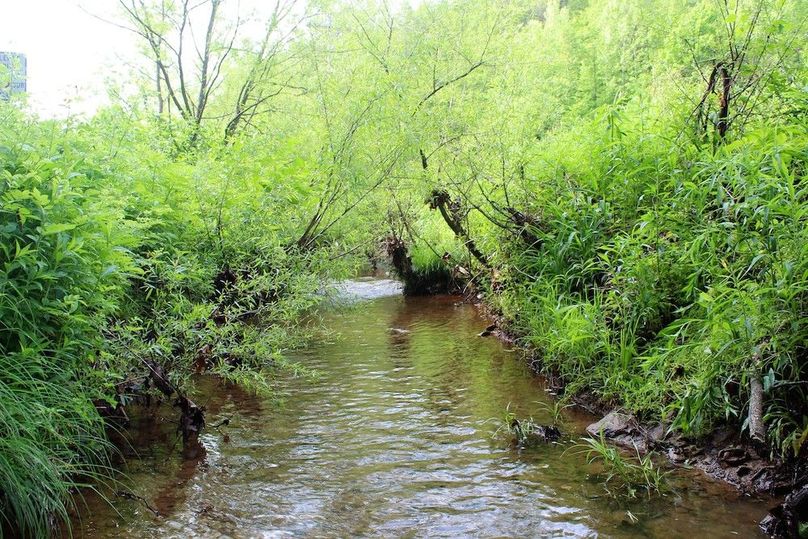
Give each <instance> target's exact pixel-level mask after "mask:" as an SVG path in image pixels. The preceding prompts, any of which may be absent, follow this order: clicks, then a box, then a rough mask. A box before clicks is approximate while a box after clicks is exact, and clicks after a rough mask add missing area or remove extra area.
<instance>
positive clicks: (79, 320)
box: [0, 0, 808, 536]
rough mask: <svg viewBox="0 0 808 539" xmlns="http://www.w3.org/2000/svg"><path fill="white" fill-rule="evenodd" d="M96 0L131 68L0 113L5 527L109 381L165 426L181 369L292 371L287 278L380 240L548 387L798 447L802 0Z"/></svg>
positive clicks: (292, 285)
mask: <svg viewBox="0 0 808 539" xmlns="http://www.w3.org/2000/svg"><path fill="white" fill-rule="evenodd" d="M120 3H121V24H122V25H126V26H129V27H130V28H131V29H133V30H135V31H136V32H137V33H138V34H139V36H140V37H141V38H142V43H143V46H144V53H145V56H146V58H148V59H149V61H150V62H151V66H152V68H151V69H149V70H148V72H149V73H154V72H155V71H156V73H157V78H156V81H155V80H148V79H145V78H144V79H142V80H141V79H137V80H134V81H126V82H127V84H123V85H122V86H121V88H120V89H115V88H112V89H111V91H112V92H113V94H116V95H117V93H118V92H121V95H124V94H125V93H126V92H129V94H126V95H127V97H126V98H125V99H124V98H121V100H120V103H119V104H118V105H115V106H113V107H109V108H107V109H105V110H102V111H100V112H99V113H98V114H97V115H95V116H94V117H92V118H90V119H85V120H81V121H79V120H63V121H55V120H49V121H42V120H38V119H36V118H34V117H32V116H30V115H27V114H26V113H24V112H22V110H24V103H11V104H3V105H2V107H0V201H1V202H0V264H1V265H0V268H1V269H0V514H1V515H2V517H3V520H4V521H5V524H4V526H5V527H6V528H7V529H9V530H11V529H17V530H21V531H23V532H25V533H26V534H28V535H35V536H42V535H46V534H47V533H48V530H49V529H50V528H51V527H52V520H51V519H52V518H53V517H54V516H55V517H57V518H62V517H64V516H65V514H66V510H67V509H66V508H67V504H69V503H70V497H69V495H70V493H71V491H72V489H73V488H74V487H75V486H77V485H81V484H85V483H92V482H93V481H94V480H95V479H98V478H103V477H105V476H106V475H107V474H105V470H106V466H107V464H106V463H107V457H108V455H109V452H110V450H111V448H110V447H109V443H108V442H107V441H106V440H107V438H106V435H105V426H108V425H110V424H111V423H113V422H115V421H120V420H122V418H124V417H125V406H126V405H127V404H128V403H129V402H131V401H132V400H134V399H142V398H143V396H144V395H148V394H154V395H157V396H161V397H163V398H168V397H170V398H172V399H176V402H177V405H178V408H179V409H180V412H178V414H180V415H181V416H182V419H183V422H184V424H185V425H186V426H187V427H188V428H187V429H186V432H185V433H184V434H185V435H186V437H193V435H194V432H195V431H196V429H198V428H199V427H201V424H200V423H199V421H198V418H196V416H195V413H196V411H198V410H197V409H196V405H194V404H193V400H192V398H193V378H192V376H191V375H192V374H193V373H194V372H198V371H200V370H208V371H213V372H215V373H216V374H218V375H221V376H225V377H230V378H232V379H233V380H235V381H238V382H240V383H244V384H248V385H249V386H250V387H253V388H259V389H260V388H267V387H269V385H271V375H272V372H273V371H275V370H277V369H279V368H295V366H290V365H287V364H286V363H285V362H284V360H283V355H282V352H283V350H284V349H285V348H288V347H289V346H292V345H294V344H295V343H296V342H299V338H300V337H301V336H302V335H301V333H300V331H299V329H298V328H299V327H300V324H299V323H298V322H299V320H300V318H301V317H302V316H304V314H305V312H306V311H307V310H308V309H309V308H310V307H311V306H312V305H313V304H314V303H316V297H317V295H316V294H315V292H316V291H317V290H318V288H320V287H321V286H322V283H323V282H324V280H325V279H327V278H328V277H329V276H333V275H336V274H338V273H345V272H346V271H348V270H349V269H350V268H353V267H356V266H357V265H358V264H361V263H362V261H363V260H364V259H365V258H366V257H367V256H368V255H369V254H371V255H374V256H378V254H379V253H381V252H382V251H383V250H384V249H387V250H389V251H390V252H391V253H393V251H395V249H396V248H399V249H403V250H404V251H403V255H404V258H405V259H409V262H411V266H409V267H408V268H407V269H406V271H405V273H406V275H405V277H407V278H408V279H409V280H411V281H414V282H418V280H419V279H420V280H421V281H424V280H426V281H430V282H435V281H440V282H448V281H451V280H456V281H461V282H468V281H473V283H474V284H475V285H476V286H477V288H478V289H479V290H481V291H482V293H483V294H484V296H485V297H486V299H487V300H488V302H489V303H490V304H491V305H492V307H493V308H494V309H497V310H499V311H500V312H501V313H502V315H503V316H504V317H505V319H506V320H508V321H509V323H510V325H511V328H512V329H513V330H514V331H515V332H516V333H517V334H518V335H520V336H521V337H522V339H523V340H524V342H525V343H526V344H529V345H530V346H532V347H533V348H535V349H536V350H537V352H538V353H539V354H540V356H541V359H542V362H543V365H544V366H545V368H546V369H547V370H548V371H550V372H553V373H554V374H556V375H558V376H560V377H561V378H562V379H563V380H564V381H565V382H566V383H567V388H566V391H567V394H568V395H569V394H574V393H576V392H582V391H590V392H593V393H594V394H595V395H596V396H597V397H599V398H600V399H601V400H603V401H605V402H609V403H614V404H619V405H622V406H624V407H625V408H626V409H628V410H630V411H632V412H635V413H638V414H640V415H643V416H645V417H649V418H661V419H666V420H668V421H670V422H671V424H672V427H673V428H674V429H678V430H681V431H683V432H685V433H688V434H693V435H699V434H703V433H706V432H708V431H709V430H710V429H711V428H712V427H714V426H715V425H717V424H718V423H721V422H724V423H728V424H730V425H733V426H736V427H737V428H739V429H742V430H744V431H745V432H747V433H748V435H749V436H751V437H752V438H753V439H756V440H757V442H758V443H759V444H761V445H762V446H765V447H767V448H768V450H769V451H770V452H771V453H772V455H779V456H782V457H784V458H800V457H804V456H805V451H806V447H807V446H808V444H807V443H806V439H808V408H806V403H807V402H808V398H806V391H807V390H808V387H806V384H808V373H806V370H807V369H808V365H807V363H808V362H807V361H806V337H808V316H806V311H807V310H808V227H807V226H806V225H807V224H808V213H807V211H808V204H807V203H808V200H807V199H808V191H806V189H807V186H806V184H805V176H806V162H807V161H808V67H806V62H805V56H804V54H805V51H804V44H805V37H806V29H807V28H808V6H806V4H805V3H804V2H801V1H799V0H746V1H741V0H738V1H737V2H736V1H729V0H727V1H724V0H689V1H682V0H642V1H641V0H636V1H634V0H632V1H616V0H590V1H586V0H575V1H560V2H559V1H558V0H531V1H528V0H524V1H523V0H519V1H508V2H497V1H480V0H475V1H467V0H457V1H448V0H447V1H437V0H436V1H427V2H423V3H420V4H418V5H417V6H416V7H399V8H396V9H393V8H392V7H391V6H388V5H387V4H384V3H382V4H377V3H373V2H367V3H350V4H348V3H344V2H316V3H310V4H308V5H298V4H295V3H294V2H283V1H280V2H279V3H277V4H276V5H275V8H274V11H273V13H272V14H271V17H269V18H268V19H266V18H265V19H262V22H264V23H265V31H264V32H259V33H258V34H257V37H256V35H253V36H252V37H250V36H249V35H247V34H246V33H245V32H243V28H242V26H239V24H238V23H236V22H235V21H236V20H237V19H236V18H235V17H233V13H232V12H231V11H228V8H230V9H232V8H233V6H229V5H228V3H227V2H224V1H222V0H209V1H207V2H202V3H200V4H198V5H195V6H190V7H189V4H188V3H187V2H185V3H183V2H146V1H140V0H121V2H120ZM191 22H193V23H194V24H195V25H196V26H195V28H198V29H200V28H201V29H205V28H206V29H207V33H204V32H199V31H197V32H196V33H194V32H190V31H188V28H189V26H190V24H191ZM131 83H136V84H137V89H136V91H134V93H133V90H132V84H131ZM399 254H402V252H401V251H399ZM415 288H417V289H428V288H429V286H428V283H427V284H424V283H423V282H421V284H419V285H418V286H415Z"/></svg>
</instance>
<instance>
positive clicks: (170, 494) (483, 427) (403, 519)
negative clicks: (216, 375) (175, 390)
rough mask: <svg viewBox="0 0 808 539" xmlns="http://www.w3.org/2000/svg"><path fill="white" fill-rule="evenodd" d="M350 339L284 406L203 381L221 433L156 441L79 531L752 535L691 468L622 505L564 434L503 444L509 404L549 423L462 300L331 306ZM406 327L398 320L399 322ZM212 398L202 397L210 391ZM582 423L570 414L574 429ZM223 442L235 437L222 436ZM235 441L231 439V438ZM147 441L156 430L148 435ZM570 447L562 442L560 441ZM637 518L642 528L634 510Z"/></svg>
mask: <svg viewBox="0 0 808 539" xmlns="http://www.w3.org/2000/svg"><path fill="white" fill-rule="evenodd" d="M325 322H326V324H327V325H328V327H329V329H330V330H332V331H335V332H337V333H338V334H339V338H334V337H330V338H328V339H324V340H323V342H321V343H318V344H315V345H313V346H311V347H310V348H309V349H307V350H305V351H303V352H301V353H300V354H299V355H298V357H297V359H298V360H299V361H301V362H303V363H305V364H306V365H307V366H309V367H312V368H315V369H318V370H319V371H320V372H321V376H320V377H319V378H318V379H317V380H316V381H314V382H311V381H308V380H306V381H303V380H294V379H291V380H286V381H285V382H284V384H283V390H284V391H285V392H286V394H287V398H286V399H285V404H284V405H283V406H282V407H280V408H279V407H277V406H275V405H274V403H272V402H269V401H266V402H265V401H262V400H261V399H257V398H256V397H254V396H251V395H249V394H245V393H244V392H243V391H240V390H238V389H237V388H233V387H232V386H228V385H223V384H220V383H219V382H216V381H215V380H212V379H205V380H203V381H202V382H201V386H202V387H201V389H202V391H203V393H204V394H205V395H206V396H207V400H208V402H207V403H206V404H207V406H208V409H209V421H210V422H211V423H215V422H216V421H217V420H218V419H219V418H222V417H230V418H231V423H230V426H228V427H227V428H225V429H221V430H210V431H208V432H207V433H205V434H204V435H203V436H202V437H201V439H200V441H201V443H202V444H203V446H204V452H200V453H199V455H198V456H197V457H198V458H196V459H190V460H188V459H183V456H182V455H181V454H179V453H178V452H176V451H175V452H171V451H170V450H169V447H170V445H171V443H172V439H173V431H172V429H173V425H170V424H168V423H166V424H158V426H157V427H156V429H157V430H158V431H159V432H161V433H162V434H161V436H162V438H160V437H158V438H157V439H159V440H160V441H159V443H158V444H157V445H156V446H152V449H150V450H149V451H145V452H142V453H141V456H142V458H141V459H140V460H137V459H134V460H130V467H129V475H130V477H131V480H132V484H131V488H132V490H133V491H135V492H136V493H137V494H139V495H142V496H144V497H145V498H147V499H149V500H153V501H154V503H155V505H159V506H160V510H161V513H162V512H165V516H162V517H159V518H158V517H154V516H153V515H151V514H150V513H149V512H148V511H147V510H145V509H144V508H143V507H142V506H141V505H139V504H137V503H135V502H132V501H130V500H115V507H116V509H118V510H119V511H120V513H121V514H120V515H117V514H116V513H115V512H114V511H113V510H112V509H110V508H108V507H106V506H105V505H104V504H102V503H100V502H99V501H98V500H96V499H93V498H91V499H90V500H89V502H88V503H89V508H88V509H87V510H86V511H84V512H83V521H82V523H81V525H80V526H79V527H80V531H81V532H83V533H84V535H85V536H86V537H121V536H127V537H190V536H197V537H218V536H223V535H226V536H230V537H280V536H296V537H298V536H299V537H347V536H382V537H421V536H430V537H458V536H475V537H537V536H576V537H595V536H598V537H600V536H604V537H665V538H667V537H694V536H695V537H707V536H709V537H731V536H735V534H739V535H740V536H742V537H754V536H756V535H757V534H758V532H757V528H756V526H755V519H756V518H758V517H759V516H760V515H762V514H763V513H765V509H766V508H765V506H764V505H763V504H760V503H755V502H752V501H750V500H745V499H742V498H739V497H738V496H737V495H735V494H733V493H732V492H731V491H729V490H728V489H725V488H724V487H722V486H720V485H715V484H711V483H706V482H702V481H694V479H693V476H690V475H682V477H681V479H680V483H681V486H679V487H678V488H677V492H676V494H675V495H671V496H668V497H665V498H657V499H654V500H650V501H647V500H635V501H630V502H616V501H614V500H612V499H610V498H609V497H607V496H606V495H605V493H604V490H603V489H602V487H601V485H599V484H598V483H597V482H596V481H595V480H594V479H592V478H590V477H589V476H588V475H587V468H586V466H585V465H584V464H585V463H584V459H583V457H582V456H581V455H577V454H575V453H574V452H570V451H566V449H567V446H565V445H548V446H545V447H541V448H538V449H537V450H535V451H531V452H521V453H520V452H516V451H513V450H511V449H510V448H509V446H508V444H507V443H503V442H502V441H499V440H496V439H494V438H492V433H493V432H494V430H495V429H496V424H494V423H493V422H491V421H490V419H491V418H495V417H498V416H500V415H501V414H502V413H503V411H504V410H505V408H506V406H508V405H509V404H510V406H511V409H512V410H515V411H516V412H518V413H520V414H524V415H532V416H533V417H535V418H537V419H538V420H545V421H547V420H549V418H548V417H546V411H545V410H544V409H543V408H542V407H541V405H540V403H539V402H537V401H539V400H542V399H545V398H546V397H545V393H544V392H543V391H542V389H543V388H542V384H541V381H540V380H539V379H537V378H535V377H533V376H531V374H530V372H529V371H528V369H527V367H526V365H525V363H524V361H522V359H521V358H520V357H519V356H518V354H515V353H511V352H508V351H506V350H505V349H504V348H503V346H502V345H501V344H500V343H498V342H497V341H495V340H492V339H481V338H478V337H477V336H476V334H477V333H479V331H480V330H481V329H482V328H483V327H485V326H486V325H487V324H486V322H485V321H484V320H482V319H481V318H479V316H478V314H477V313H476V312H475V309H474V307H472V306H469V305H460V304H458V303H457V300H456V298H451V297H437V298H407V299H405V298H401V297H385V298H382V299H377V300H374V301H370V302H367V303H364V304H361V305H359V306H354V307H352V308H350V309H347V310H342V311H340V310H336V311H333V312H331V313H330V314H327V315H326V318H325ZM391 328H392V329H397V330H401V331H392V330H391ZM200 400H201V401H203V402H204V401H205V399H200ZM587 419H588V418H585V417H580V416H578V417H576V416H574V415H573V416H571V417H570V418H569V422H568V425H567V430H568V431H569V430H571V431H573V432H580V431H581V429H582V427H583V425H584V424H585V423H586V421H587ZM225 435H226V436H227V438H225ZM227 439H229V441H226V440H227ZM142 441H143V442H145V441H147V440H145V439H144V440H142ZM565 451H566V452H565ZM626 511H630V512H631V513H632V514H633V515H636V517H637V518H638V519H639V521H638V522H633V520H632V519H631V518H630V517H629V516H628V514H627V512H626Z"/></svg>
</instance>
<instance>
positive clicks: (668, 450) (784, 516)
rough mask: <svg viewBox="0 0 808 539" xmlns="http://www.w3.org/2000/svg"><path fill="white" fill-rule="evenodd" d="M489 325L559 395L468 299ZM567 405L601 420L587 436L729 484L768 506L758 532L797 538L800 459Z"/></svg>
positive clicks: (602, 409) (605, 408) (721, 434)
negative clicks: (653, 455) (763, 501)
mask: <svg viewBox="0 0 808 539" xmlns="http://www.w3.org/2000/svg"><path fill="white" fill-rule="evenodd" d="M470 301H471V302H472V303H473V304H474V305H475V306H476V307H477V308H478V309H479V310H480V311H481V313H483V315H484V316H486V317H488V318H490V319H492V320H493V321H494V323H493V324H491V325H490V326H488V327H486V328H485V329H483V330H482V332H481V333H480V334H479V336H480V337H489V336H490V337H493V338H497V339H499V340H501V341H502V342H505V343H507V344H509V345H511V346H519V347H520V348H522V349H523V350H524V351H525V353H526V356H527V358H528V362H529V363H530V366H531V368H532V369H533V370H534V372H536V373H537V374H539V375H541V376H542V377H544V378H545V379H546V380H547V384H548V390H549V391H550V392H551V393H552V394H553V395H555V396H557V397H559V398H560V397H563V395H564V391H565V386H566V384H565V382H564V380H562V379H561V377H560V376H559V375H558V374H557V373H552V372H551V373H547V372H545V369H544V368H543V365H542V363H541V360H540V357H539V354H538V353H537V352H536V351H535V350H531V349H530V348H529V347H525V346H524V344H523V340H522V339H521V336H520V335H517V334H515V333H514V332H512V331H510V330H509V329H508V321H507V320H505V319H504V318H503V317H501V316H500V315H498V314H497V313H495V312H493V311H492V310H491V309H490V308H489V306H488V305H487V304H485V303H484V301H483V297H482V295H481V294H477V295H475V296H474V297H473V298H472V299H471V300H470ZM571 402H572V403H573V404H575V405H576V406H578V407H580V408H582V409H583V410H586V411H587V412H589V413H591V414H593V415H595V416H599V417H601V419H600V420H599V421H596V422H594V423H592V424H591V425H589V426H588V427H587V433H588V434H589V435H590V436H593V437H598V436H601V435H603V436H604V438H606V439H607V440H609V441H610V442H612V443H613V444H615V445H618V446H621V447H623V448H626V449H629V450H632V451H633V450H635V449H636V450H639V451H640V452H641V453H647V452H650V451H653V452H654V453H655V454H658V455H662V456H664V457H665V458H667V460H668V461H669V462H670V463H671V464H672V465H673V466H675V467H680V468H681V467H685V468H694V469H698V470H701V471H702V472H704V473H705V474H707V475H708V476H710V477H712V478H714V479H718V480H720V481H723V482H725V483H727V484H729V485H732V486H733V487H735V488H736V489H738V491H739V492H741V493H742V494H744V495H749V496H756V497H762V498H763V499H765V500H768V501H769V503H770V505H771V510H770V511H769V514H768V515H766V516H765V517H764V518H763V519H762V520H761V521H760V523H759V524H760V527H761V529H762V530H763V531H764V532H766V533H767V534H768V535H770V536H772V537H787V538H792V537H794V538H797V537H803V536H804V535H801V533H803V534H804V533H805V532H804V531H800V530H804V529H805V527H806V525H808V524H807V523H808V491H807V490H806V489H807V488H808V487H806V485H807V484H808V466H806V462H805V460H804V459H794V460H791V461H785V460H783V459H780V458H771V456H770V452H769V451H767V450H766V448H765V447H764V446H762V445H761V444H760V443H758V442H755V441H753V440H751V439H749V437H748V436H743V435H742V434H741V433H740V432H738V431H737V429H732V428H730V427H728V426H725V425H721V426H718V427H717V428H716V429H714V431H713V432H712V433H711V434H710V435H708V436H704V437H699V438H693V437H686V436H683V435H682V434H681V433H677V432H673V431H672V430H671V429H670V424H668V423H665V422H662V421H653V420H642V419H640V418H638V417H636V416H634V415H632V414H630V413H627V412H625V411H624V410H621V409H620V408H619V407H615V406H614V404H610V403H606V402H603V401H601V400H599V399H598V398H597V397H596V396H595V395H594V394H592V393H587V392H583V393H580V394H576V395H573V396H572V397H571Z"/></svg>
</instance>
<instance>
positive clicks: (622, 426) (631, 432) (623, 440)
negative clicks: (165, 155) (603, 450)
mask: <svg viewBox="0 0 808 539" xmlns="http://www.w3.org/2000/svg"><path fill="white" fill-rule="evenodd" d="M586 432H587V433H589V435H590V436H594V437H600V435H601V433H602V434H603V437H604V438H606V439H608V440H611V441H612V442H614V443H616V444H617V445H621V446H623V447H630V448H634V447H636V448H637V449H639V450H641V451H645V450H646V449H647V443H646V440H645V436H643V434H642V432H641V430H640V428H639V425H638V424H637V420H636V419H635V418H634V417H633V416H630V415H628V414H624V413H622V412H617V411H612V412H609V413H608V414H606V416H605V417H604V418H603V419H601V420H600V421H597V422H596V423H592V424H591V425H589V426H588V427H586Z"/></svg>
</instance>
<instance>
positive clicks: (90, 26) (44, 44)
mask: <svg viewBox="0 0 808 539" xmlns="http://www.w3.org/2000/svg"><path fill="white" fill-rule="evenodd" d="M88 12H89V13H88ZM90 13H92V14H94V15H97V16H100V17H103V18H106V19H115V20H119V21H120V20H121V18H120V16H119V15H118V11H117V1H116V0H0V50H1V51H14V52H21V53H23V54H25V55H26V56H27V59H28V93H29V96H30V97H29V100H30V105H31V107H32V108H33V110H34V111H36V112H37V113H39V114H41V115H43V116H64V115H67V114H69V113H82V112H92V111H93V110H95V109H96V108H97V107H98V105H99V104H101V103H104V102H105V101H106V91H105V90H104V79H105V78H106V77H107V76H109V75H110V74H112V73H113V72H115V71H121V70H123V69H125V66H124V65H122V60H126V61H127V62H129V61H131V60H132V59H133V58H135V57H136V55H137V46H136V44H135V43H136V42H135V36H134V34H132V33H131V32H127V31H125V30H122V29H120V28H116V27H115V26H113V25H111V24H108V23H105V22H102V21H100V20H98V19H97V18H95V17H93V16H92V15H90Z"/></svg>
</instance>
